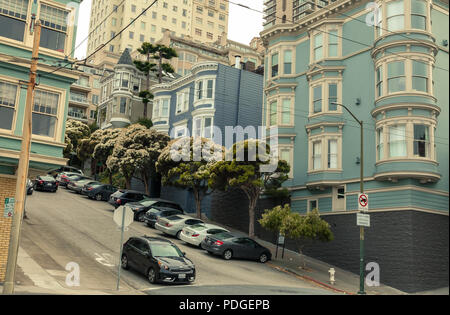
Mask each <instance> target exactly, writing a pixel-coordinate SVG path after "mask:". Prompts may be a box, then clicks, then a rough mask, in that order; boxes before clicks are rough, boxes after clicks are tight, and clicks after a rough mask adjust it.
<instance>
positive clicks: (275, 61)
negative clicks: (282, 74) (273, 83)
mask: <svg viewBox="0 0 450 315" xmlns="http://www.w3.org/2000/svg"><path fill="white" fill-rule="evenodd" d="M277 75H278V53H276V54H273V55H272V77H276V76H277Z"/></svg>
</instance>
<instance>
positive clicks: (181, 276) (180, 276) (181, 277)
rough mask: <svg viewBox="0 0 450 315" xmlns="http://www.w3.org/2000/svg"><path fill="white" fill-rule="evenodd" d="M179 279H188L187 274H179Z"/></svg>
mask: <svg viewBox="0 0 450 315" xmlns="http://www.w3.org/2000/svg"><path fill="white" fill-rule="evenodd" d="M178 279H186V274H184V273H181V274H179V275H178Z"/></svg>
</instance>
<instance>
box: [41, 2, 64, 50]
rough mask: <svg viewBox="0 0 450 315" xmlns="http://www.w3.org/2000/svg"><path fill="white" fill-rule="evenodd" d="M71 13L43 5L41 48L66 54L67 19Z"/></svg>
mask: <svg viewBox="0 0 450 315" xmlns="http://www.w3.org/2000/svg"><path fill="white" fill-rule="evenodd" d="M68 15H69V12H67V11H65V10H62V9H58V8H55V7H51V6H48V5H45V4H41V12H40V20H41V23H42V29H41V41H40V46H42V47H45V48H49V49H52V50H56V51H60V52H64V47H65V44H66V32H67V20H68V19H67V17H68Z"/></svg>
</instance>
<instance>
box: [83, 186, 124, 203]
mask: <svg viewBox="0 0 450 315" xmlns="http://www.w3.org/2000/svg"><path fill="white" fill-rule="evenodd" d="M116 191H117V187H115V186H112V185H107V184H101V183H94V184H88V185H85V186H84V187H83V189H82V190H81V194H82V195H85V196H88V198H90V199H95V200H98V201H101V200H104V201H108V200H109V197H110V196H111V195H112V194H113V193H114V192H116Z"/></svg>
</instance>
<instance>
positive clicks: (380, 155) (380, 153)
mask: <svg viewBox="0 0 450 315" xmlns="http://www.w3.org/2000/svg"><path fill="white" fill-rule="evenodd" d="M377 159H378V160H382V159H384V134H383V128H378V129H377Z"/></svg>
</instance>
